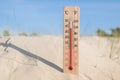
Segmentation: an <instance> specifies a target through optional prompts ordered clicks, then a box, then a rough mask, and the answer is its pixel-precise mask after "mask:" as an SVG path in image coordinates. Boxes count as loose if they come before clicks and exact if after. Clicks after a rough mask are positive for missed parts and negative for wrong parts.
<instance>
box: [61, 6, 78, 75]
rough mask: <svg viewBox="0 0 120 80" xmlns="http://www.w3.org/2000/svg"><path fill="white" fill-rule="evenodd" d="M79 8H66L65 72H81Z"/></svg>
mask: <svg viewBox="0 0 120 80" xmlns="http://www.w3.org/2000/svg"><path fill="white" fill-rule="evenodd" d="M78 42H79V7H76V6H75V7H72V6H68V7H64V41H63V47H64V51H63V52H64V60H63V61H64V62H63V63H64V64H63V65H64V72H65V73H72V74H78V71H79V65H78V64H79V54H78V53H79V49H78V48H79V47H78Z"/></svg>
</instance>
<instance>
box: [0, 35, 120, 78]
mask: <svg viewBox="0 0 120 80" xmlns="http://www.w3.org/2000/svg"><path fill="white" fill-rule="evenodd" d="M7 40H8V41H7ZM111 45H112V44H111V42H110V40H108V39H106V38H99V37H96V36H93V37H92V36H91V37H80V40H79V75H74V74H65V73H64V72H63V37H62V36H50V35H43V36H39V37H37V36H36V37H24V36H11V37H10V38H7V37H2V38H0V80H120V59H119V56H118V54H117V55H113V54H112V58H111V59H110V56H109V55H110V53H111ZM118 47H119V46H117V47H116V48H115V49H117V48H118ZM114 52H116V51H115V50H112V53H114ZM118 53H119V52H118Z"/></svg>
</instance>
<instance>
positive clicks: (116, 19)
mask: <svg viewBox="0 0 120 80" xmlns="http://www.w3.org/2000/svg"><path fill="white" fill-rule="evenodd" d="M74 5H75V6H80V26H81V27H80V33H81V34H82V35H93V34H95V32H96V29H98V28H102V29H104V30H106V31H109V30H110V29H111V28H114V27H117V26H120V0H99V1H97V0H91V1H90V0H0V33H2V31H3V30H4V29H6V28H7V29H9V30H10V32H11V33H12V34H16V33H17V34H18V33H20V32H23V31H25V32H28V33H31V32H37V33H39V34H54V35H61V34H62V33H63V8H64V6H74Z"/></svg>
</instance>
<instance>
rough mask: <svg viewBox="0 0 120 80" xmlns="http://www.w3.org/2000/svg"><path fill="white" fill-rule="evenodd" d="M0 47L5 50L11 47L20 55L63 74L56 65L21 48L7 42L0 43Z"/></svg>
mask: <svg viewBox="0 0 120 80" xmlns="http://www.w3.org/2000/svg"><path fill="white" fill-rule="evenodd" d="M0 45H2V46H4V47H6V48H8V47H11V48H13V49H15V50H17V51H19V52H20V53H22V54H24V55H26V56H29V57H32V58H34V59H37V60H39V61H41V62H43V63H45V64H46V65H49V66H50V67H52V68H54V69H56V70H58V71H60V72H63V69H62V68H60V67H59V66H57V65H56V64H54V63H52V62H50V61H48V60H46V59H44V58H42V57H40V56H37V55H35V54H33V53H31V52H29V51H26V50H24V49H22V48H19V47H17V46H15V45H14V44H11V43H8V40H7V41H6V42H5V43H0ZM6 48H5V49H6Z"/></svg>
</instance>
